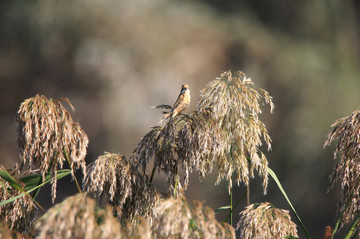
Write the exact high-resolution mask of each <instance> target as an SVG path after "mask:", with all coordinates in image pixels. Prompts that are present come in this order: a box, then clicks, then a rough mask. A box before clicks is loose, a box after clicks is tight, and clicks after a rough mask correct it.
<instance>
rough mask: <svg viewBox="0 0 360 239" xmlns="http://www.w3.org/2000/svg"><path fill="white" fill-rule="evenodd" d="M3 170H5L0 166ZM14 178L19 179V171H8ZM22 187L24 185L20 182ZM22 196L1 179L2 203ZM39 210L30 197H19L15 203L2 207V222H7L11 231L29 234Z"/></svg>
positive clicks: (0, 194)
mask: <svg viewBox="0 0 360 239" xmlns="http://www.w3.org/2000/svg"><path fill="white" fill-rule="evenodd" d="M0 169H1V170H5V168H4V167H3V166H2V165H0ZM8 172H9V173H10V175H11V176H13V178H17V176H19V175H17V174H16V173H17V170H14V171H8ZM18 183H19V184H20V185H22V186H24V185H23V183H21V182H20V181H18ZM20 194H22V192H21V191H19V190H18V189H15V188H13V187H11V185H10V184H9V183H8V182H7V181H5V180H3V179H2V178H0V202H4V201H6V200H8V199H11V198H13V197H16V196H19V195H20ZM36 213H37V208H36V206H35V204H34V203H33V201H32V200H31V199H30V198H29V197H28V196H23V197H19V198H18V199H16V200H15V201H13V202H11V203H8V204H5V205H3V206H0V220H2V221H5V222H6V223H7V224H8V225H9V227H10V229H14V230H17V231H20V232H24V233H26V232H28V231H29V230H30V228H31V225H32V223H33V221H34V219H35V216H36Z"/></svg>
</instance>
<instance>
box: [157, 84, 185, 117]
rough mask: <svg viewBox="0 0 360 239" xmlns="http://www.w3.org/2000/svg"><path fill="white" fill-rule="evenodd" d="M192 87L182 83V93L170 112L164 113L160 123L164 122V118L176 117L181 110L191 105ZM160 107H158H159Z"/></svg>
mask: <svg viewBox="0 0 360 239" xmlns="http://www.w3.org/2000/svg"><path fill="white" fill-rule="evenodd" d="M190 99H191V97H190V89H189V86H188V85H182V86H181V91H180V94H179V96H178V98H177V100H176V102H175V104H174V105H173V107H172V108H171V111H170V112H169V113H166V114H164V115H163V117H162V118H161V120H160V123H162V122H163V121H164V120H166V119H168V118H170V119H172V118H174V117H175V116H177V115H178V114H180V113H181V112H183V111H184V110H185V109H187V108H188V107H189V105H190ZM157 108H158V107H157Z"/></svg>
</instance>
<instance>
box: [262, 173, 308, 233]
mask: <svg viewBox="0 0 360 239" xmlns="http://www.w3.org/2000/svg"><path fill="white" fill-rule="evenodd" d="M268 172H269V174H270V176H271V177H272V178H273V179H274V181H275V182H276V184H277V186H278V188H279V189H280V191H281V193H282V194H283V196H284V197H285V199H286V201H287V203H288V204H289V205H290V208H291V210H292V211H293V212H294V214H295V216H296V219H297V220H298V221H299V223H300V225H301V228H302V229H303V231H304V232H305V235H306V237H307V238H309V239H310V238H311V237H310V235H309V233H308V231H307V230H306V228H305V226H304V224H303V222H302V221H301V219H300V217H299V215H298V214H297V212H296V210H295V208H294V207H293V205H292V204H291V202H290V199H289V197H288V196H287V194H286V192H285V190H284V189H283V187H282V186H281V183H280V181H279V179H278V177H277V176H276V174H275V173H274V171H273V170H272V169H271V168H269V167H268Z"/></svg>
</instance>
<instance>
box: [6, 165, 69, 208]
mask: <svg viewBox="0 0 360 239" xmlns="http://www.w3.org/2000/svg"><path fill="white" fill-rule="evenodd" d="M70 173H71V171H70V169H62V170H58V174H57V176H56V178H57V179H60V178H63V177H65V176H67V175H69V174H70ZM28 177H29V176H26V177H24V178H25V181H26V179H29V181H32V180H33V179H34V178H35V177H33V178H32V177H31V178H28ZM31 179H32V180H31ZM51 179H52V178H51V174H47V175H46V180H45V182H43V183H41V184H38V185H37V186H35V187H33V188H31V189H30V190H28V191H26V192H25V191H23V193H21V194H19V195H17V196H15V197H12V198H9V199H8V200H6V201H3V202H1V203H0V206H3V205H5V204H8V203H11V202H13V201H15V200H16V199H18V198H20V197H23V196H25V195H27V194H29V193H31V192H33V191H34V190H36V189H38V188H40V187H42V186H44V185H45V184H47V183H49V182H50V181H51Z"/></svg>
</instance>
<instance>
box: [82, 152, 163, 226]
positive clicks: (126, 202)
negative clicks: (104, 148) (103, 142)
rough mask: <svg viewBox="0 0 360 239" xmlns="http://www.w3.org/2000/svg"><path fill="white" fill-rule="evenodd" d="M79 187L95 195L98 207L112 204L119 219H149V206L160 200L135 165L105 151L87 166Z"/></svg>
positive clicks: (150, 211)
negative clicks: (81, 184)
mask: <svg viewBox="0 0 360 239" xmlns="http://www.w3.org/2000/svg"><path fill="white" fill-rule="evenodd" d="M83 189H84V190H85V191H86V192H88V193H90V194H92V195H93V196H94V197H95V198H96V200H97V203H98V205H99V206H102V207H104V206H105V205H106V204H110V205H112V206H113V207H114V210H115V212H116V215H117V216H118V217H119V218H122V221H125V220H134V219H136V218H138V217H139V216H143V217H145V218H147V219H148V220H149V221H151V219H152V217H153V208H154V206H155V205H157V203H158V202H159V200H160V196H159V194H158V192H157V191H156V190H155V188H154V187H153V186H152V185H149V184H148V183H147V182H146V180H145V178H144V177H143V176H142V175H141V174H140V173H139V172H138V171H137V170H136V168H135V167H134V166H132V165H131V164H130V163H129V162H128V161H127V160H126V158H125V157H124V156H122V155H119V154H114V153H105V154H104V155H102V156H100V157H98V158H97V159H96V160H95V161H94V162H93V163H92V164H91V165H90V166H88V169H87V174H86V176H85V178H84V182H83Z"/></svg>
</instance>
